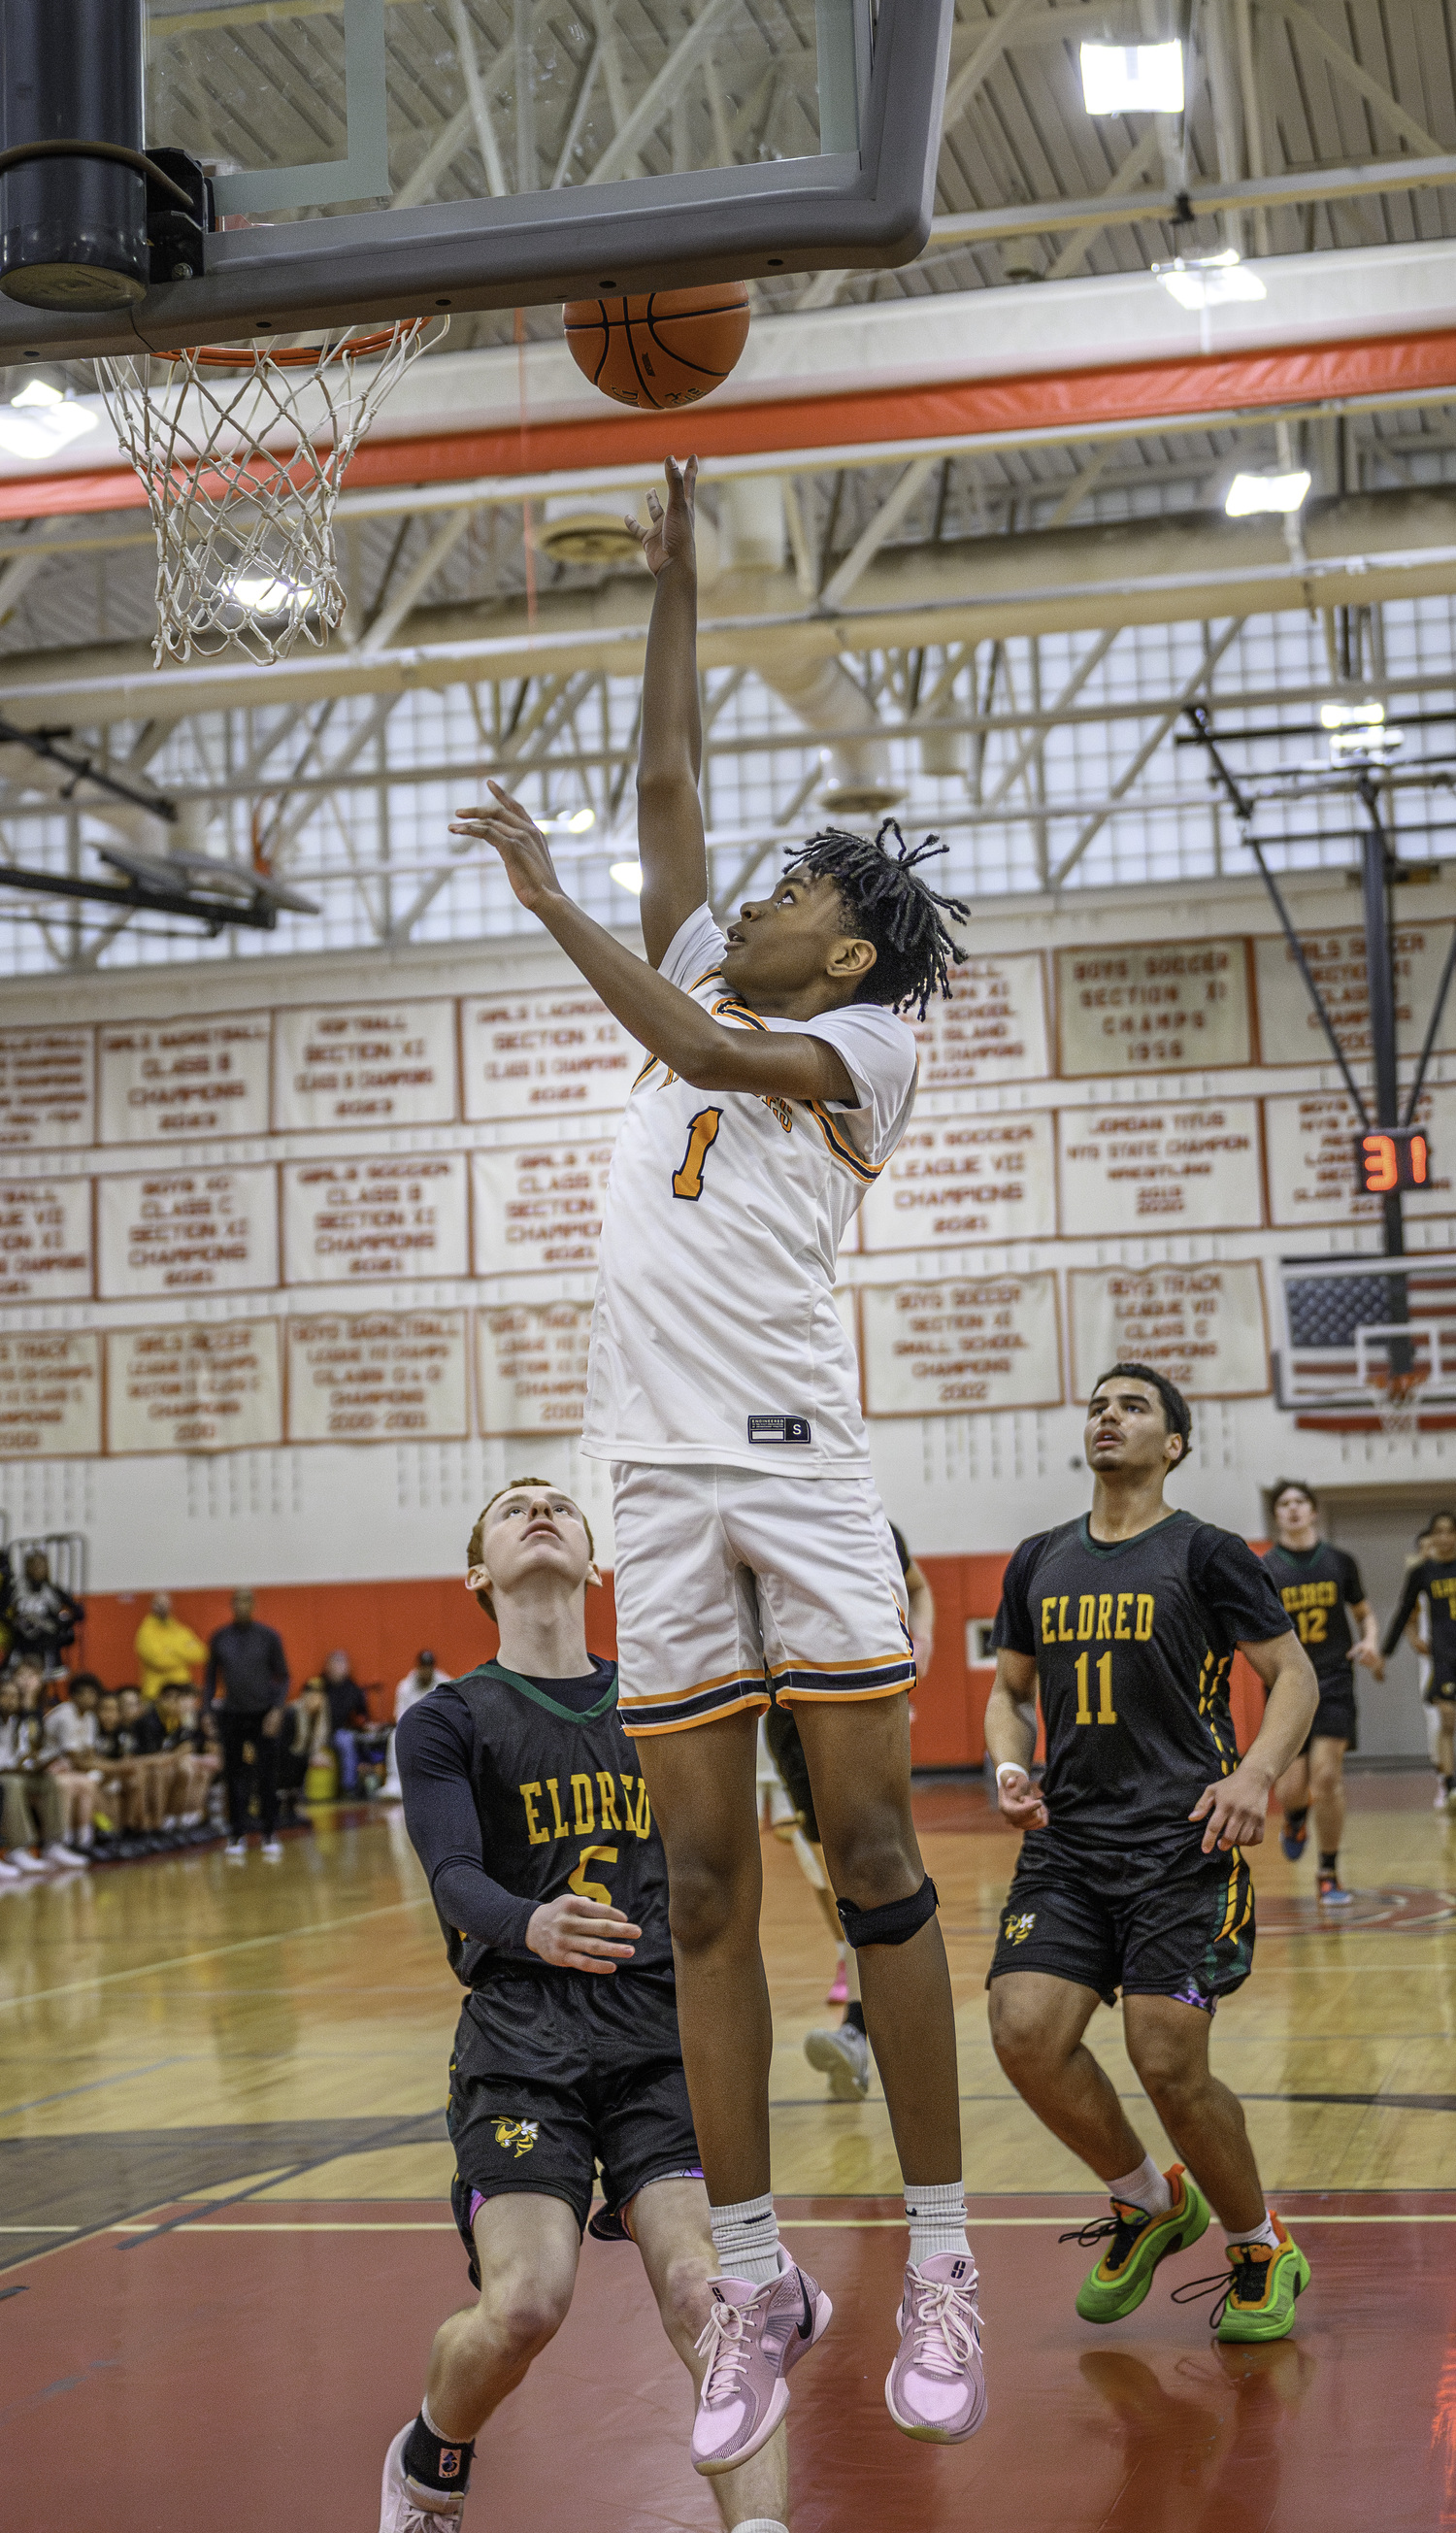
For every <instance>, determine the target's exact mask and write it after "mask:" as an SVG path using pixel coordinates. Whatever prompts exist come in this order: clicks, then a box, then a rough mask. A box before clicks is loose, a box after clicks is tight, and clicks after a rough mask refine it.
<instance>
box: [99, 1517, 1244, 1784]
mask: <svg viewBox="0 0 1456 2533" xmlns="http://www.w3.org/2000/svg"><path fill="white" fill-rule="evenodd" d="M1007 1554H1009V1552H1007V1553H1005V1554H1003V1553H997V1554H995V1555H987V1556H980V1557H922V1558H921V1560H920V1563H921V1565H922V1567H923V1568H924V1571H925V1576H926V1580H927V1581H928V1582H929V1585H930V1588H931V1590H932V1592H933V1593H934V1594H935V1657H934V1660H933V1661H932V1663H931V1665H930V1669H929V1671H928V1672H927V1674H926V1676H925V1678H924V1679H922V1680H920V1681H919V1682H918V1683H917V1684H916V1688H915V1697H914V1708H915V1720H914V1723H913V1725H912V1726H911V1730H910V1746H911V1750H912V1752H913V1754H914V1759H915V1764H916V1766H917V1767H920V1768H978V1767H979V1766H980V1764H981V1761H982V1759H983V1758H984V1757H985V1753H986V1740H985V1734H984V1731H983V1729H982V1720H983V1718H984V1716H985V1712H986V1700H987V1698H988V1697H989V1696H990V1694H991V1682H992V1679H993V1678H994V1676H995V1675H994V1671H993V1668H992V1666H991V1665H990V1664H989V1663H987V1664H976V1665H973V1666H972V1665H970V1664H968V1663H967V1662H966V1659H965V1649H966V1632H965V1631H966V1622H967V1620H972V1619H990V1618H993V1617H994V1616H995V1612H996V1605H997V1602H998V1601H999V1600H1000V1598H1001V1577H1002V1574H1003V1572H1004V1570H1005V1567H1006V1561H1007ZM172 1606H173V1608H174V1610H175V1611H176V1613H177V1616H178V1617H179V1618H180V1619H184V1620H186V1621H187V1624H188V1625H189V1626H190V1627H192V1628H194V1629H195V1631H196V1632H197V1634H198V1635H199V1636H201V1637H202V1639H203V1641H204V1643H205V1642H206V1639H207V1637H208V1636H209V1635H210V1634H211V1633H212V1630H213V1628H214V1627H220V1626H224V1625H225V1624H226V1622H227V1620H229V1619H230V1618H231V1616H232V1596H231V1594H230V1593H229V1592H226V1591H210V1592H174V1593H173V1595H172ZM86 1610H87V1620H86V1626H85V1628H84V1629H83V1631H82V1633H81V1635H80V1637H79V1638H78V1640H77V1644H76V1646H75V1648H74V1650H73V1652H72V1655H71V1660H72V1663H73V1664H74V1665H75V1667H76V1668H77V1669H78V1670H86V1671H93V1672H95V1673H97V1674H98V1675H99V1677H100V1678H101V1679H103V1680H105V1682H106V1683H107V1686H108V1687H120V1686H121V1685H122V1684H123V1682H125V1681H127V1680H134V1679H136V1677H137V1664H136V1658H135V1655H134V1653H133V1644H134V1641H135V1638H136V1633H137V1629H138V1626H139V1625H140V1623H141V1621H142V1620H143V1619H144V1618H145V1617H146V1594H145V1593H141V1592H88V1593H87V1600H86ZM258 1616H259V1618H260V1619H262V1620H264V1621H265V1622H266V1624H267V1625H268V1626H270V1627H276V1628H277V1630H278V1633H279V1635H280V1636H281V1637H282V1639H283V1645H284V1650H285V1651H286V1653H287V1655H288V1662H289V1668H290V1671H291V1673H292V1676H293V1682H294V1686H295V1687H297V1686H298V1685H299V1683H300V1682H301V1681H303V1680H305V1679H308V1677H309V1675H310V1673H311V1672H316V1671H318V1670H320V1668H321V1666H322V1664H323V1662H324V1659H325V1657H326V1656H327V1655H329V1654H331V1653H332V1652H334V1650H335V1649H336V1648H342V1650H343V1651H344V1652H346V1653H347V1654H348V1655H349V1658H350V1660H351V1662H352V1664H353V1666H354V1677H355V1679H357V1680H358V1681H359V1682H360V1683H361V1685H362V1686H364V1687H366V1688H369V1687H371V1686H372V1684H373V1683H375V1682H378V1684H379V1685H378V1688H377V1689H376V1690H375V1693H374V1694H373V1695H372V1696H371V1698H370V1706H371V1709H372V1711H373V1712H374V1714H375V1715H376V1716H378V1717H379V1719H380V1721H382V1720H384V1719H385V1718H386V1717H387V1716H388V1715H389V1714H390V1712H391V1701H392V1699H393V1695H394V1685H395V1682H396V1680H399V1679H403V1677H404V1675H405V1673H406V1672H407V1671H408V1670H409V1669H410V1668H411V1665H412V1664H413V1662H414V1659H415V1656H416V1654H417V1653H419V1651H420V1650H421V1648H422V1646H426V1645H428V1646H429V1647H430V1648H431V1650H432V1652H433V1653H434V1654H435V1657H436V1659H437V1662H438V1663H440V1664H441V1666H442V1667H443V1669H444V1670H445V1671H447V1672H451V1673H455V1672H463V1671H469V1670H470V1669H471V1668H472V1666H473V1665H474V1664H476V1663H482V1662H488V1661H489V1660H490V1658H491V1656H492V1655H493V1654H494V1653H495V1648H496V1644H497V1641H498V1639H497V1637H496V1633H495V1627H494V1626H493V1625H492V1623H491V1621H490V1620H489V1619H488V1618H487V1617H486V1615H485V1612H484V1611H483V1610H478V1609H477V1608H476V1607H475V1605H474V1603H473V1602H472V1601H471V1599H470V1596H469V1594H468V1593H467V1592H466V1590H465V1587H464V1585H463V1583H461V1582H460V1581H459V1579H458V1577H456V1576H454V1575H448V1576H446V1575H440V1576H435V1577H431V1578H430V1579H428V1580H426V1581H417V1582H408V1583H392V1582H369V1583H274V1584H268V1585H261V1586H260V1587H259V1592H258ZM587 1642H588V1644H589V1645H590V1646H591V1649H592V1651H593V1653H597V1654H612V1653H614V1652H615V1650H616V1606H615V1603H614V1601H613V1599H612V1576H611V1575H610V1574H608V1575H606V1576H604V1578H603V1582H602V1588H601V1590H600V1591H599V1592H593V1593H592V1594H591V1595H590V1596H589V1598H588V1602H587ZM1233 1704H1234V1725H1235V1730H1236V1732H1237V1733H1238V1737H1239V1747H1240V1748H1241V1750H1243V1749H1247V1748H1248V1746H1249V1743H1250V1742H1251V1741H1252V1738H1253V1736H1254V1734H1255V1733H1256V1732H1257V1730H1258V1727H1259V1724H1260V1722H1261V1721H1262V1718H1263V1711H1264V1701H1263V1692H1262V1690H1261V1688H1260V1686H1259V1683H1258V1681H1257V1680H1256V1679H1255V1678H1254V1676H1253V1673H1252V1671H1251V1670H1250V1668H1249V1665H1248V1664H1247V1663H1246V1662H1245V1661H1244V1660H1243V1659H1242V1657H1239V1656H1236V1657H1235V1662H1234V1672H1233Z"/></svg>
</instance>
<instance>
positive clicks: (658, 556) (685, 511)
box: [623, 457, 698, 580]
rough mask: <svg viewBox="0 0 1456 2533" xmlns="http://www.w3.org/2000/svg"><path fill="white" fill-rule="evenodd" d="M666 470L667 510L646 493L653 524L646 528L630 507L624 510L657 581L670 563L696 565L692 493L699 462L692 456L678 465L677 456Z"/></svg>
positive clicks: (669, 460) (694, 566)
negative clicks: (634, 516)
mask: <svg viewBox="0 0 1456 2533" xmlns="http://www.w3.org/2000/svg"><path fill="white" fill-rule="evenodd" d="M666 473H667V478H668V506H667V508H666V509H664V507H663V505H662V502H661V501H659V499H658V497H657V495H656V493H649V494H648V496H647V507H648V513H649V516H650V520H651V524H650V526H648V527H645V528H644V526H643V525H642V522H641V520H640V519H634V518H633V516H632V513H631V511H630V510H627V511H625V512H624V513H623V516H624V519H625V522H626V525H627V526H628V527H629V528H630V529H631V531H632V534H633V536H634V537H635V538H636V540H637V543H638V544H639V546H640V547H641V548H642V560H643V561H644V562H645V563H646V565H647V568H648V570H649V571H650V572H651V574H652V576H653V579H654V580H656V578H657V576H658V573H659V572H660V571H661V570H662V569H663V568H664V566H665V565H666V564H668V563H670V562H681V563H686V565H687V567H688V569H689V570H690V571H692V570H695V569H696V568H697V548H696V545H695V543H694V538H693V496H694V488H695V486H696V484H697V480H698V461H697V459H696V458H695V457H690V458H689V459H688V461H687V464H686V465H685V466H679V465H678V463H677V460H676V458H675V457H670V458H669V459H668V462H667V468H666Z"/></svg>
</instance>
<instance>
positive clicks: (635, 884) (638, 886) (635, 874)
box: [607, 862, 642, 897]
mask: <svg viewBox="0 0 1456 2533" xmlns="http://www.w3.org/2000/svg"><path fill="white" fill-rule="evenodd" d="M607 869H608V875H609V877H610V878H612V879H614V880H615V882H616V884H617V887H618V888H625V889H630V891H631V893H632V895H633V897H640V896H641V895H642V864H641V863H640V862H609V863H608V865H607Z"/></svg>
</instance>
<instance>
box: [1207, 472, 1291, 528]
mask: <svg viewBox="0 0 1456 2533" xmlns="http://www.w3.org/2000/svg"><path fill="white" fill-rule="evenodd" d="M1309 490H1310V476H1309V472H1308V469H1304V468H1302V469H1301V471H1300V472H1299V474H1297V475H1236V476H1235V477H1234V480H1233V482H1232V484H1231V485H1230V486H1229V489H1228V492H1227V493H1226V494H1225V496H1224V504H1223V506H1224V511H1225V514H1226V516H1227V517H1229V518H1231V519H1252V518H1256V517H1257V516H1258V514H1259V513H1260V512H1261V511H1264V510H1278V511H1283V512H1285V513H1288V512H1289V511H1291V510H1298V509H1299V508H1300V507H1301V505H1302V503H1303V501H1304V499H1305V496H1306V494H1307V493H1308V492H1309Z"/></svg>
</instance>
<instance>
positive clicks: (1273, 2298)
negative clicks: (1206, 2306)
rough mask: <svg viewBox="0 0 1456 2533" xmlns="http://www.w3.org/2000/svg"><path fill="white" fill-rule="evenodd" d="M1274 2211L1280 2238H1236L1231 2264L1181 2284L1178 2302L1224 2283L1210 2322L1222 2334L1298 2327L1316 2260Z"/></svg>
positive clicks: (1273, 2333)
mask: <svg viewBox="0 0 1456 2533" xmlns="http://www.w3.org/2000/svg"><path fill="white" fill-rule="evenodd" d="M1269 2216H1270V2219H1271V2221H1272V2223H1273V2227H1274V2232H1275V2234H1276V2235H1277V2236H1278V2241H1277V2243H1276V2244H1275V2247H1274V2249H1273V2250H1272V2251H1271V2250H1270V2249H1269V2246H1268V2244H1267V2243H1230V2244H1229V2245H1228V2247H1227V2249H1228V2256H1229V2266H1228V2268H1227V2269H1226V2270H1221V2271H1220V2272H1219V2274H1218V2275H1217V2276H1216V2277H1211V2278H1194V2279H1192V2280H1191V2281H1190V2282H1189V2284H1188V2285H1187V2286H1183V2287H1175V2288H1174V2290H1173V2301H1174V2303H1175V2304H1187V2303H1189V2302H1191V2301H1192V2300H1193V2298H1194V2297H1195V2296H1199V2295H1207V2294H1209V2293H1210V2291H1211V2290H1212V2289H1214V2288H1216V2287H1222V2289H1223V2294H1222V2295H1221V2296H1220V2298H1219V2300H1218V2302H1217V2304H1216V2305H1215V2306H1214V2308H1213V2311H1212V2313H1211V2314H1210V2315H1209V2323H1210V2326H1211V2327H1212V2328H1213V2329H1215V2330H1216V2331H1217V2333H1218V2335H1219V2338H1220V2339H1222V2340H1231V2339H1233V2340H1248V2339H1287V2338H1288V2336H1289V2333H1290V2331H1291V2330H1292V2329H1293V2327H1294V2309H1295V2305H1296V2303H1297V2301H1298V2299H1299V2298H1300V2297H1301V2296H1302V2295H1303V2294H1304V2292H1305V2289H1306V2287H1307V2286H1308V2285H1309V2283H1310V2264H1309V2262H1308V2261H1307V2260H1306V2258H1305V2255H1304V2253H1303V2252H1302V2251H1301V2250H1300V2247H1299V2245H1298V2243H1297V2242H1296V2241H1295V2239H1294V2236H1293V2235H1292V2234H1291V2233H1289V2232H1288V2231H1287V2229H1286V2228H1285V2227H1284V2226H1283V2225H1281V2223H1280V2221H1279V2218H1278V2216H1277V2215H1276V2214H1275V2212H1274V2209H1272V2208H1271V2209H1270V2210H1269Z"/></svg>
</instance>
